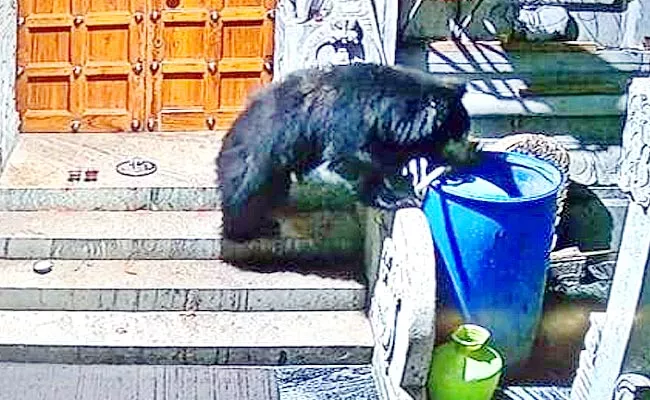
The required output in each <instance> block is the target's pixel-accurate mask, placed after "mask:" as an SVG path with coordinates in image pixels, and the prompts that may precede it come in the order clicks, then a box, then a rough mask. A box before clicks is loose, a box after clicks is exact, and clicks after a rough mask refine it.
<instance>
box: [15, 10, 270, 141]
mask: <svg viewBox="0 0 650 400" xmlns="http://www.w3.org/2000/svg"><path fill="white" fill-rule="evenodd" d="M273 7H274V2H273V0H49V1H42V0H19V16H20V19H19V36H18V37H19V39H18V40H19V46H18V57H17V58H18V78H17V84H16V86H17V105H18V110H19V112H20V115H21V120H22V130H23V131H25V132H71V131H72V132H120V131H130V130H133V129H135V130H139V129H142V127H143V126H146V127H147V128H148V129H149V130H170V131H173V130H205V129H213V128H219V129H225V128H227V127H228V126H229V125H230V124H231V123H232V121H233V120H234V118H235V117H236V116H237V114H238V113H239V112H241V110H242V109H243V107H244V106H245V104H246V100H247V98H248V97H249V95H250V94H251V92H253V91H255V90H257V88H259V87H260V86H262V85H264V84H266V83H268V82H269V81H270V80H271V74H270V71H271V69H272V66H271V65H270V64H269V62H270V61H271V60H272V53H273V41H272V39H273V21H272V19H271V18H269V15H268V13H267V11H268V10H270V9H272V8H273Z"/></svg>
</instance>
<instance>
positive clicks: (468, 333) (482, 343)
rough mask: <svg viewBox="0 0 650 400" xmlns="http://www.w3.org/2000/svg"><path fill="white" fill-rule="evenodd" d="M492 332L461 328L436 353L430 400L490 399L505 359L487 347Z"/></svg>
mask: <svg viewBox="0 0 650 400" xmlns="http://www.w3.org/2000/svg"><path fill="white" fill-rule="evenodd" d="M489 339H490V331H488V330H487V329H485V328H483V327H481V326H478V325H472V324H465V325H461V326H459V327H458V328H457V329H456V330H455V331H454V332H453V333H452V334H451V339H450V340H449V341H448V342H446V343H445V344H442V345H440V346H438V347H436V348H435V349H434V351H433V359H432V360H431V368H430V369H429V380H428V382H427V391H428V393H429V400H489V399H491V398H492V396H493V395H494V391H495V390H496V388H497V385H498V384H499V379H500V378H501V372H502V370H503V358H502V357H501V355H500V354H499V353H498V352H497V351H496V350H494V349H493V348H491V347H490V346H488V345H487V342H488V340H489Z"/></svg>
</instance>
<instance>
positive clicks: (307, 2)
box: [274, 0, 397, 80]
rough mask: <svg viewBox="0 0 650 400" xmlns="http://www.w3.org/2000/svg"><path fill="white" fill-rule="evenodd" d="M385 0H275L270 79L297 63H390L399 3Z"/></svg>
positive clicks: (292, 69)
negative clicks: (276, 2)
mask: <svg viewBox="0 0 650 400" xmlns="http://www.w3.org/2000/svg"><path fill="white" fill-rule="evenodd" d="M394 3H395V2H391V1H387V0H376V2H374V0H279V1H278V6H277V10H278V12H277V13H276V23H275V51H274V59H275V60H274V79H275V80H279V79H282V77H284V76H286V74H288V73H290V72H292V71H295V70H297V69H301V68H309V67H324V66H327V65H347V64H351V63H357V62H374V63H378V64H392V63H394V59H395V45H396V35H397V12H396V7H397V5H396V4H394Z"/></svg>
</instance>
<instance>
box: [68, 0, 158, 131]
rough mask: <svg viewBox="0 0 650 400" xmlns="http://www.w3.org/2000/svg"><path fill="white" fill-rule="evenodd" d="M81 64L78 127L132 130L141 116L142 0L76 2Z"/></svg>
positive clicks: (142, 75) (142, 86) (142, 79)
mask: <svg viewBox="0 0 650 400" xmlns="http://www.w3.org/2000/svg"><path fill="white" fill-rule="evenodd" d="M77 1H79V2H80V8H82V10H83V15H84V21H83V23H82V24H80V27H79V34H80V35H81V36H82V39H81V40H82V42H83V44H82V62H81V74H80V76H79V77H78V78H77V79H78V80H79V81H80V92H81V93H79V95H78V96H79V101H80V104H81V105H80V109H81V110H83V111H82V113H81V115H80V116H79V117H80V122H81V126H80V128H79V130H80V131H83V132H123V131H131V130H138V129H140V128H141V126H142V124H143V120H144V101H145V79H144V65H145V54H146V53H145V46H146V24H145V23H144V13H145V12H146V4H145V1H144V0H77Z"/></svg>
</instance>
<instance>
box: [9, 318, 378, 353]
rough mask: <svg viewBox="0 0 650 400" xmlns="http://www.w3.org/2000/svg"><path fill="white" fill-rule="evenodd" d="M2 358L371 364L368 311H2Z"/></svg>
mask: <svg viewBox="0 0 650 400" xmlns="http://www.w3.org/2000/svg"><path fill="white" fill-rule="evenodd" d="M0 321H2V324H1V325H0V361H9V362H56V363H77V364H103V363H108V364H219V365H285V364H291V365H293V364H368V363H370V361H371V356H372V346H373V344H372V343H373V340H372V332H371V328H370V324H369V322H368V320H367V319H366V316H365V314H364V313H363V312H362V311H323V312H318V311H310V312H294V311H281V312H228V311H222V312H196V313H181V312H170V311H165V312H111V311H97V312H86V311H0Z"/></svg>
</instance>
